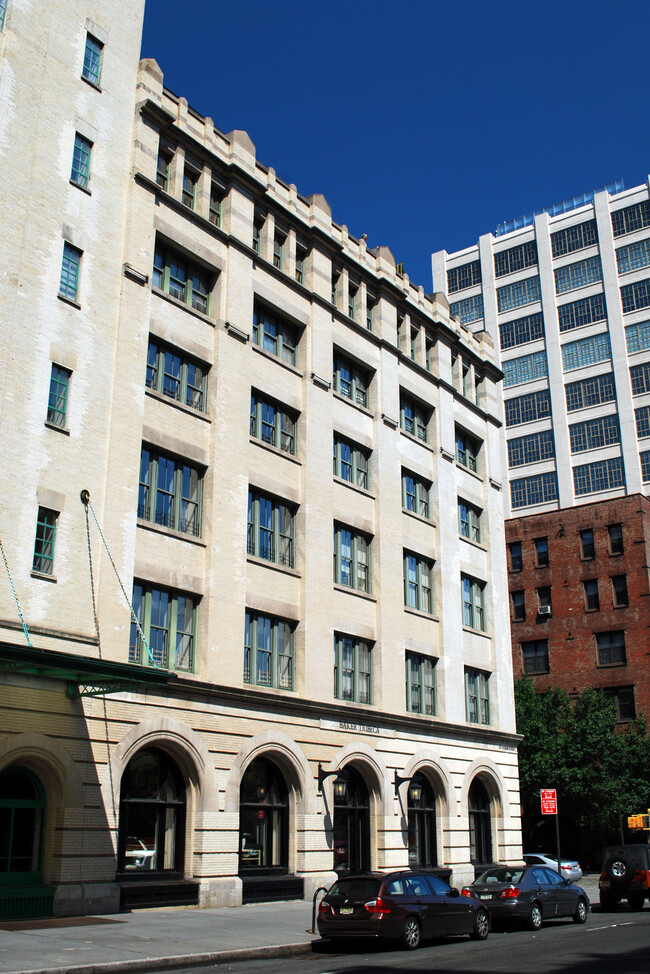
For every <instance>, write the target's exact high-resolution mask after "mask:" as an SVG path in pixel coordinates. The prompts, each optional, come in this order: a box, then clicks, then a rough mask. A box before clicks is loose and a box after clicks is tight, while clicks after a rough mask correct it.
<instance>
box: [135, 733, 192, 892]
mask: <svg viewBox="0 0 650 974" xmlns="http://www.w3.org/2000/svg"><path fill="white" fill-rule="evenodd" d="M185 802H186V794H185V783H184V781H183V778H182V775H181V773H180V771H179V770H178V767H177V765H176V763H175V761H173V760H172V758H170V756H169V755H168V754H166V753H165V752H164V751H161V750H159V749H158V748H155V747H152V748H146V749H144V750H142V751H139V752H138V754H136V755H135V757H134V758H132V759H131V760H130V761H129V764H128V766H127V768H126V771H125V772H124V775H123V777H122V789H121V793H120V838H119V854H118V871H119V872H124V873H126V874H128V875H129V877H130V878H132V879H135V878H140V879H147V878H148V877H149V875H150V873H151V872H158V873H160V872H164V873H165V874H166V875H168V876H169V875H171V874H174V873H176V874H178V873H182V872H183V863H184V856H185Z"/></svg>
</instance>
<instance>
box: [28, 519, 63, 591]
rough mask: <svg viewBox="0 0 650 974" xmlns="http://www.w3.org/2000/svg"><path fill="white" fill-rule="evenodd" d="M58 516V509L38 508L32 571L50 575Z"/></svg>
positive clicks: (52, 568)
mask: <svg viewBox="0 0 650 974" xmlns="http://www.w3.org/2000/svg"><path fill="white" fill-rule="evenodd" d="M58 516H59V512H58V511H51V510H49V508H47V507H39V509H38V516H37V519H36V537H35V539H34V558H33V561H32V571H33V572H38V573H39V574H41V575H51V574H52V573H53V571H54V541H55V538H56V522H57V519H58Z"/></svg>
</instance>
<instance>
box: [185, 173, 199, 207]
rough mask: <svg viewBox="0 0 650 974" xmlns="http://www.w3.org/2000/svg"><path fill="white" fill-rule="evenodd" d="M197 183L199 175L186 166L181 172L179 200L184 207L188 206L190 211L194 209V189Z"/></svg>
mask: <svg viewBox="0 0 650 974" xmlns="http://www.w3.org/2000/svg"><path fill="white" fill-rule="evenodd" d="M198 181H199V174H198V173H197V172H196V171H195V170H194V169H191V168H188V167H187V166H186V167H185V169H184V170H183V189H182V192H181V199H182V201H183V203H184V204H185V206H189V208H190V209H191V210H194V209H195V208H196V188H197V185H198Z"/></svg>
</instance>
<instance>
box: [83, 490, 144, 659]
mask: <svg viewBox="0 0 650 974" xmlns="http://www.w3.org/2000/svg"><path fill="white" fill-rule="evenodd" d="M81 501H82V503H83V504H85V505H87V507H89V508H90V510H91V513H92V516H93V518H94V519H95V524H96V525H97V530H98V531H99V535H100V537H101V539H102V541H103V542H104V547H105V548H106V554H107V555H108V557H109V560H110V563H111V565H112V566H113V571H114V572H115V576H116V578H117V580H118V582H119V583H120V588H121V590H122V595H123V596H124V601H125V602H126V604H127V605H128V607H129V609H130V610H131V618H132V619H133V621H134V622H135V625H136V628H137V630H138V633H139V634H140V638H141V639H142V642H143V643H144V648H145V649H146V651H147V655H148V656H149V659H150V660H151V665H152V666H154V667H156V668H158V663H157V662H156V660H155V659H154V656H153V653H152V652H151V650H150V649H149V643H148V642H147V640H146V638H145V635H144V633H143V631H142V627H141V626H140V623H139V622H138V617H137V616H136V614H135V611H134V609H133V605H132V604H131V601H130V599H129V597H128V595H127V594H126V589H125V588H124V585H123V584H122V579H121V578H120V573H119V572H118V570H117V565H116V564H115V562H114V561H113V556H112V554H111V552H110V548H109V547H108V542H107V541H106V538H105V537H104V532H103V531H102V529H101V527H100V525H99V521H98V519H97V515H96V514H95V508H94V507H93V505H92V501H91V499H90V494H89V493H88V491H87V490H82V491H81Z"/></svg>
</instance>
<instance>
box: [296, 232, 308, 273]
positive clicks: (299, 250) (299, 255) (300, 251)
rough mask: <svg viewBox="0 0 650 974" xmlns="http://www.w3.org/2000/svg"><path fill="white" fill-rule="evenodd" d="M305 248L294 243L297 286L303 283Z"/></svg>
mask: <svg viewBox="0 0 650 974" xmlns="http://www.w3.org/2000/svg"><path fill="white" fill-rule="evenodd" d="M307 253H308V251H307V247H306V246H305V245H304V244H301V243H299V242H298V241H296V280H297V282H298V284H304V283H305V261H306V260H307Z"/></svg>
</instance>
